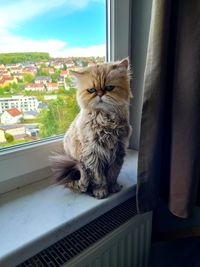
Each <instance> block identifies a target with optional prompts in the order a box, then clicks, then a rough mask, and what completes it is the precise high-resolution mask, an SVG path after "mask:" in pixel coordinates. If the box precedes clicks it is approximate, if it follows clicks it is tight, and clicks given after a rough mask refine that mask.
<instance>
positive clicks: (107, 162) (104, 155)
mask: <svg viewBox="0 0 200 267" xmlns="http://www.w3.org/2000/svg"><path fill="white" fill-rule="evenodd" d="M71 74H72V75H73V76H74V77H75V79H76V81H77V88H78V89H77V102H78V105H79V107H80V112H79V114H78V115H77V117H76V118H75V119H74V121H73V122H72V124H71V126H70V127H69V129H68V130H67V132H66V134H65V136H64V151H65V154H64V155H59V154H57V155H55V156H53V157H52V158H51V161H52V170H53V173H54V177H55V180H56V182H58V183H60V184H64V186H66V187H68V188H70V189H72V190H73V191H77V192H89V193H91V194H92V195H93V196H94V197H96V198H98V199H102V198H106V197H107V196H108V195H109V193H116V192H119V191H120V190H121V188H122V186H121V185H119V184H118V183H117V177H118V175H119V172H120V170H121V167H122V164H123V161H124V157H125V154H126V148H127V146H128V141H129V137H130V134H131V126H130V124H129V99H130V97H131V96H132V95H131V90H130V69H129V62H128V59H127V58H125V59H123V60H122V61H118V62H113V63H103V64H100V65H94V66H89V67H86V68H83V69H82V70H79V71H73V72H72V71H71Z"/></svg>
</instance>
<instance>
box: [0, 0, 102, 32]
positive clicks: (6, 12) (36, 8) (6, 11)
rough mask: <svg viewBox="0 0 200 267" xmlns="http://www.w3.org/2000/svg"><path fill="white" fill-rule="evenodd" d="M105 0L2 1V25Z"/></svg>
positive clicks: (11, 26)
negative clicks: (57, 9) (60, 9)
mask: <svg viewBox="0 0 200 267" xmlns="http://www.w3.org/2000/svg"><path fill="white" fill-rule="evenodd" d="M102 1H103V0H77V1H76V0H10V1H9V0H8V1H5V2H4V3H0V26H1V27H4V28H13V27H16V26H18V24H19V23H20V22H23V21H26V20H28V19H30V18H33V17H35V16H38V15H42V14H44V13H46V12H48V11H50V10H52V9H54V8H58V7H62V10H65V11H66V12H68V13H69V12H73V11H76V10H78V9H81V8H84V7H86V6H87V5H88V4H89V3H90V2H102Z"/></svg>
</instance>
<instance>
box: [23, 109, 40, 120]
mask: <svg viewBox="0 0 200 267" xmlns="http://www.w3.org/2000/svg"><path fill="white" fill-rule="evenodd" d="M37 115H38V112H37V111H35V110H30V111H25V112H24V113H23V119H25V120H33V119H36V118H37Z"/></svg>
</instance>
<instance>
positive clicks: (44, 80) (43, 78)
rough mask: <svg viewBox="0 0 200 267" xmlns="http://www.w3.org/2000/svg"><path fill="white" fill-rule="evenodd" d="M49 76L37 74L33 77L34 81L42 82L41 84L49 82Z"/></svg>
mask: <svg viewBox="0 0 200 267" xmlns="http://www.w3.org/2000/svg"><path fill="white" fill-rule="evenodd" d="M51 81H52V80H51V77H49V76H37V77H35V83H43V84H47V83H51Z"/></svg>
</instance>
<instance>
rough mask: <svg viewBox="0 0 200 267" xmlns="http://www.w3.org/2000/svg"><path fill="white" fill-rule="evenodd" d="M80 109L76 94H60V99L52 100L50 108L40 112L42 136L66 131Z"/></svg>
mask: <svg viewBox="0 0 200 267" xmlns="http://www.w3.org/2000/svg"><path fill="white" fill-rule="evenodd" d="M78 111H79V109H78V106H77V104H76V98H75V94H73V95H68V96H59V97H58V99H56V100H52V101H51V102H50V103H49V105H48V109H46V110H43V111H41V113H40V114H39V122H40V126H39V127H40V136H41V137H47V136H52V135H57V134H62V133H64V132H65V131H66V129H67V128H68V127H69V126H70V124H71V122H72V121H73V119H74V118H75V116H76V115H77V113H78Z"/></svg>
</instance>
